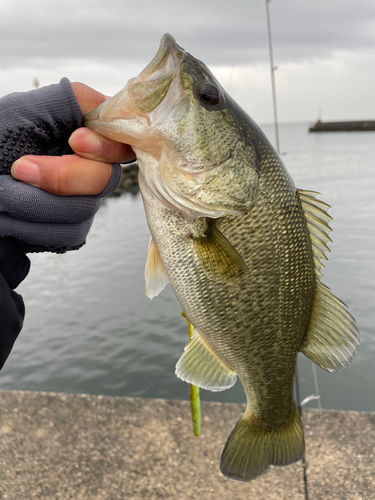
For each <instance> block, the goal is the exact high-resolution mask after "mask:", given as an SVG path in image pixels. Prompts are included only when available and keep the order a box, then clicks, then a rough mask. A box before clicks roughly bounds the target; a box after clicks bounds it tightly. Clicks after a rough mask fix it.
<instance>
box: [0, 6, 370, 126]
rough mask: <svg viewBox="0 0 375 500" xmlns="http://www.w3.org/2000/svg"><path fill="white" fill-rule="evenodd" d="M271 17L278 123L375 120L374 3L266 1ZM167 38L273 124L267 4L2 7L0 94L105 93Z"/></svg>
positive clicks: (250, 109)
mask: <svg viewBox="0 0 375 500" xmlns="http://www.w3.org/2000/svg"><path fill="white" fill-rule="evenodd" d="M270 11H271V23H272V34H273V47H274V62H275V64H276V65H277V66H278V71H277V72H276V82H277V96H278V103H279V108H280V109H279V115H280V119H281V121H302V120H303V121H315V119H316V118H317V117H318V115H319V114H321V115H322V117H323V118H324V119H327V120H328V119H361V118H373V119H375V96H374V92H373V87H374V80H375V2H374V0H341V1H340V0H329V1H327V0H314V1H311V2H307V1H302V0H273V1H272V2H271V3H270ZM165 32H169V33H171V34H172V35H173V36H174V37H175V38H176V40H177V42H178V43H179V44H180V45H181V46H183V47H184V48H185V49H186V50H188V51H189V52H191V53H192V54H193V55H194V56H195V57H197V58H199V59H201V60H203V61H204V62H205V63H206V64H207V65H208V66H209V67H210V69H211V70H212V71H213V73H215V75H216V76H217V77H218V79H219V80H220V82H221V83H222V85H223V86H224V87H225V88H226V89H227V90H228V92H229V93H230V94H231V95H232V96H233V97H234V98H235V99H236V100H237V101H238V102H239V103H240V104H241V106H242V107H244V108H245V109H246V111H248V112H249V114H250V115H252V117H253V118H254V119H255V120H256V121H258V122H260V123H264V122H270V121H272V119H273V115H272V98H271V83H270V70H269V53H268V38H267V24H266V5H265V0H247V1H245V0H225V1H223V0H206V1H204V0H185V1H179V0H173V1H171V0H159V1H155V0H154V1H151V0H132V1H127V0H121V1H120V0H105V1H101V0H75V1H72V0H61V1H59V2H52V1H51V0H48V1H46V0H33V1H32V2H30V1H29V0H27V1H23V0H0V44H1V48H2V51H1V65H0V95H4V94H7V93H9V92H13V91H24V90H29V89H30V88H31V87H32V80H33V78H34V77H38V78H39V80H40V82H41V84H42V85H47V84H50V83H54V82H57V81H59V79H60V78H61V77H62V76H67V77H68V78H70V79H71V80H72V81H74V80H80V81H83V82H84V83H87V84H88V85H91V86H93V87H95V88H97V89H98V90H100V91H101V92H103V93H106V94H113V93H115V92H117V91H118V90H120V89H121V88H122V87H123V86H124V85H125V84H126V82H127V80H128V79H129V78H131V77H133V76H136V75H137V74H138V73H139V72H140V71H141V70H142V69H143V68H144V67H145V65H146V64H147V63H148V62H149V61H150V60H151V58H152V57H153V56H154V54H155V53H156V51H157V48H158V44H159V41H160V38H161V36H162V35H163V33H165Z"/></svg>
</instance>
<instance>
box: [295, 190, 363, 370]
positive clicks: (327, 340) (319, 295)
mask: <svg viewBox="0 0 375 500" xmlns="http://www.w3.org/2000/svg"><path fill="white" fill-rule="evenodd" d="M298 192H299V196H300V200H301V203H302V207H303V209H304V212H305V216H306V222H307V226H308V229H309V231H310V238H311V244H312V249H313V255H314V263H315V272H316V289H315V297H314V303H313V309H312V313H311V319H310V324H309V328H308V331H307V335H306V340H305V345H304V346H303V348H302V349H301V352H303V353H304V354H305V355H306V356H307V357H308V358H310V359H311V360H312V361H313V362H314V363H317V364H318V365H319V366H320V367H321V368H323V369H324V370H327V371H330V372H333V371H336V370H340V369H341V368H343V367H344V366H347V365H349V364H350V363H351V361H352V360H353V358H354V355H355V352H356V349H357V346H358V344H359V342H358V330H357V327H356V324H355V320H354V318H353V316H352V315H351V314H350V313H349V310H348V308H347V306H346V305H345V304H344V303H343V302H341V300H340V299H338V298H337V297H335V296H334V295H333V293H332V292H331V291H330V289H329V288H328V287H326V286H325V285H323V284H322V283H320V278H321V277H322V273H321V269H322V267H324V266H323V263H322V259H326V260H327V256H326V252H329V248H328V245H327V243H328V242H329V241H332V240H331V238H330V237H329V233H330V231H332V229H331V228H330V227H329V225H328V223H329V221H330V220H332V217H331V216H330V215H328V213H327V208H329V205H327V204H326V203H324V202H323V201H320V200H317V199H316V196H317V195H318V194H319V193H316V192H313V191H301V190H298Z"/></svg>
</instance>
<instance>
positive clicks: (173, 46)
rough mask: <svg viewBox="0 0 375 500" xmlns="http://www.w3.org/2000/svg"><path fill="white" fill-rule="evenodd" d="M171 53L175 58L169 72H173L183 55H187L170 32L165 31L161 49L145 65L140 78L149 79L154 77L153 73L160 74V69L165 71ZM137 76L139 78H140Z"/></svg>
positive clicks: (160, 45)
mask: <svg viewBox="0 0 375 500" xmlns="http://www.w3.org/2000/svg"><path fill="white" fill-rule="evenodd" d="M169 55H171V56H172V58H173V66H174V67H173V68H169V70H167V72H168V73H169V72H173V71H174V70H175V69H176V68H177V66H179V65H180V64H181V62H182V60H183V56H184V55H185V50H184V49H182V48H181V47H180V46H179V45H178V44H177V42H176V40H175V39H174V38H173V36H172V35H170V34H169V33H165V34H164V35H163V37H162V39H161V41H160V44H159V49H158V51H157V53H156V55H155V57H154V58H153V59H152V61H151V62H150V63H149V64H148V65H147V66H146V67H145V69H144V70H143V71H142V73H141V74H140V75H139V77H138V78H141V79H142V80H147V79H148V78H149V77H151V78H150V79H153V78H152V75H153V74H156V75H157V74H158V70H161V71H163V69H164V70H166V66H167V65H168V61H169ZM138 78H137V79H138Z"/></svg>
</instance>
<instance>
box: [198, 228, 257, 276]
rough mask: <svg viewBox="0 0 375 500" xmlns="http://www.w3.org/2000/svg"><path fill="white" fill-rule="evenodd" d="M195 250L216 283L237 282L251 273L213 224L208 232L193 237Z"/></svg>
mask: <svg viewBox="0 0 375 500" xmlns="http://www.w3.org/2000/svg"><path fill="white" fill-rule="evenodd" d="M193 241H194V248H195V251H196V254H197V257H198V259H199V262H200V263H201V265H202V267H203V269H204V270H205V272H206V273H207V276H208V277H209V278H210V279H212V280H215V281H219V282H220V281H221V282H227V281H236V280H237V279H239V278H240V277H242V276H243V275H245V274H246V273H248V272H249V270H248V268H247V266H246V264H245V262H244V260H243V259H242V257H241V256H240V255H239V253H238V252H237V250H235V248H233V246H232V245H231V243H229V241H228V240H227V238H226V237H225V236H224V235H223V234H222V233H221V232H220V231H219V230H218V229H217V228H216V227H215V226H214V225H213V224H211V223H208V226H207V230H206V232H205V233H204V234H203V235H201V236H198V237H193Z"/></svg>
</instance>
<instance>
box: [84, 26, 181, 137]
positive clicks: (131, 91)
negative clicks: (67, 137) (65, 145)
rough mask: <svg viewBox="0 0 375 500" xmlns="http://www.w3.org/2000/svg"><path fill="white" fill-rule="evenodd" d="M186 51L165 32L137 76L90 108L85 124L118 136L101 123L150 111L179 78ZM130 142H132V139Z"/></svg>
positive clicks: (107, 134) (110, 135) (108, 134)
mask: <svg viewBox="0 0 375 500" xmlns="http://www.w3.org/2000/svg"><path fill="white" fill-rule="evenodd" d="M187 55H188V54H187V52H185V50H184V49H182V48H181V47H180V46H179V45H177V43H176V41H175V39H174V38H173V37H172V36H171V35H169V34H168V33H166V34H165V35H164V36H163V37H162V39H161V42H160V45H159V49H158V52H157V53H156V55H155V57H154V58H153V59H152V61H151V62H150V63H149V64H148V65H147V66H146V68H145V69H144V70H143V71H142V72H141V73H140V74H139V75H138V76H137V77H135V78H132V79H130V80H129V81H128V83H127V85H126V87H125V88H124V89H122V90H121V91H120V92H119V93H117V94H116V95H115V96H113V97H111V98H110V99H108V100H107V101H105V102H103V103H102V104H101V105H100V106H98V107H97V108H96V109H94V110H93V111H91V112H89V113H88V114H87V115H86V116H85V117H84V125H85V126H87V127H88V128H91V129H93V130H97V131H98V132H99V133H102V134H103V135H105V136H107V137H109V138H112V139H117V137H113V133H114V132H113V130H112V127H109V128H108V127H103V124H104V123H107V124H109V123H111V122H114V121H116V120H121V121H122V120H131V119H133V118H135V117H136V116H137V115H138V116H139V113H140V114H141V115H144V116H145V115H146V114H147V113H150V112H152V111H153V110H154V109H155V108H156V107H157V106H158V105H159V104H160V103H161V102H162V101H163V100H164V98H165V96H166V95H167V93H168V90H169V88H170V86H171V83H172V82H173V81H174V80H176V79H179V76H178V74H179V71H180V67H181V64H182V63H183V61H184V60H185V58H186V56H187ZM98 122H99V123H98ZM128 141H129V138H128ZM129 143H130V144H132V142H131V140H130V142H129Z"/></svg>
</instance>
